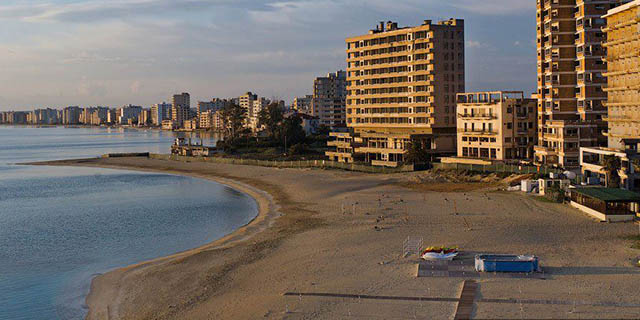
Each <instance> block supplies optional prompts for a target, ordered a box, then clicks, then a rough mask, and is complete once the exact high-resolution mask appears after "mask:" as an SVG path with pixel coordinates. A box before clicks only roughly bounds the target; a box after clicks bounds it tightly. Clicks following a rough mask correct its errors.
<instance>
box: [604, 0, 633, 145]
mask: <svg viewBox="0 0 640 320" xmlns="http://www.w3.org/2000/svg"><path fill="white" fill-rule="evenodd" d="M605 18H606V19H607V28H606V29H604V31H606V33H607V43H606V44H605V46H606V48H607V73H606V74H605V75H606V76H607V79H608V85H607V88H606V89H605V91H606V92H607V93H608V94H609V98H608V100H607V103H606V106H607V109H608V116H607V118H606V120H607V123H608V132H607V137H608V140H609V141H608V143H609V148H614V149H625V147H626V146H628V145H636V146H637V144H638V143H640V74H638V68H640V37H638V33H639V32H640V1H638V0H636V1H633V2H631V3H628V4H625V5H624V6H621V7H617V8H615V9H613V10H610V11H609V13H608V14H607V15H606V16H605Z"/></svg>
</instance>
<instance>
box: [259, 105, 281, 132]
mask: <svg viewBox="0 0 640 320" xmlns="http://www.w3.org/2000/svg"><path fill="white" fill-rule="evenodd" d="M283 119H284V110H282V107H281V106H280V104H279V103H276V102H272V103H270V104H269V105H268V106H267V107H266V108H264V109H262V110H260V113H258V123H259V125H260V126H264V127H265V130H266V131H267V135H268V136H269V138H271V139H274V138H275V136H276V133H277V131H278V128H279V127H280V126H281V124H282V121H283Z"/></svg>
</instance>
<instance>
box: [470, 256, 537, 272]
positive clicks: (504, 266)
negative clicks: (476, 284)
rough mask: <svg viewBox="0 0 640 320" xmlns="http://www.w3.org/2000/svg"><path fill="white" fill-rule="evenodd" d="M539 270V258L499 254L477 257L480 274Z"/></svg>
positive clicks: (477, 269) (477, 268)
mask: <svg viewBox="0 0 640 320" xmlns="http://www.w3.org/2000/svg"><path fill="white" fill-rule="evenodd" d="M538 270H539V266H538V257H536V256H516V255H499V254H481V255H477V256H476V271H478V272H517V273H531V272H536V271H538Z"/></svg>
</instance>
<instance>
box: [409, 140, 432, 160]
mask: <svg viewBox="0 0 640 320" xmlns="http://www.w3.org/2000/svg"><path fill="white" fill-rule="evenodd" d="M404 157H405V162H407V163H409V164H424V163H428V162H429V160H430V159H429V155H428V154H427V152H426V150H425V148H424V145H423V144H422V143H421V142H420V141H412V142H411V143H409V145H408V146H407V151H406V153H405V155H404Z"/></svg>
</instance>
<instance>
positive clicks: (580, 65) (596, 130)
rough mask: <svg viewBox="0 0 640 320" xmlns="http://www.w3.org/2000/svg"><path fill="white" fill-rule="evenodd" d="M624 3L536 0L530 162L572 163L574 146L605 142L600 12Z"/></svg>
mask: <svg viewBox="0 0 640 320" xmlns="http://www.w3.org/2000/svg"><path fill="white" fill-rule="evenodd" d="M624 2H626V1H622V0H537V50H538V92H537V94H538V97H539V100H538V140H539V142H538V146H536V148H535V153H536V162H538V163H540V164H545V165H555V166H560V167H567V168H572V167H577V166H578V165H579V150H580V147H596V146H603V145H606V138H605V137H604V135H603V133H604V131H606V123H605V122H604V120H603V117H604V116H605V115H606V109H605V106H604V102H605V100H606V99H607V94H606V92H604V91H603V85H605V84H606V81H607V80H606V78H605V76H604V74H603V73H604V72H605V71H606V68H607V67H606V63H605V61H604V60H603V58H604V55H605V50H604V47H603V45H602V44H603V42H605V41H606V35H605V33H604V32H602V30H601V28H602V27H603V26H604V25H605V20H604V18H602V16H603V15H605V14H606V13H607V11H608V10H609V9H611V8H613V7H616V6H618V5H619V4H620V3H624Z"/></svg>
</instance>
